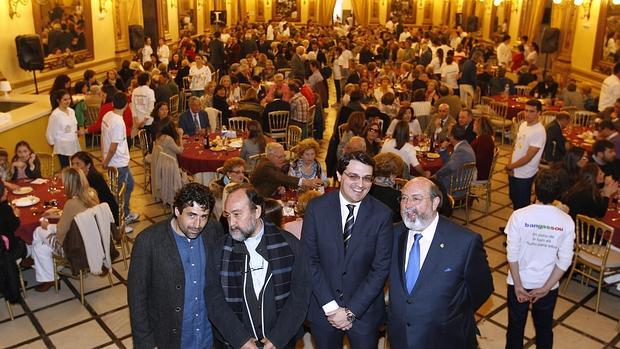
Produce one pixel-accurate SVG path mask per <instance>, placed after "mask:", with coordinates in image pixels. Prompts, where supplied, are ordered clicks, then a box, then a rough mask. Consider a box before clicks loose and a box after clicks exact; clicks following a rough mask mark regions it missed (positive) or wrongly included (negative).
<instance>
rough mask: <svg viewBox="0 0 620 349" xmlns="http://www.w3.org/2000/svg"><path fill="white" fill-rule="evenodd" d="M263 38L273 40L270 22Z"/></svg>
mask: <svg viewBox="0 0 620 349" xmlns="http://www.w3.org/2000/svg"><path fill="white" fill-rule="evenodd" d="M265 39H266V40H267V41H273V39H274V33H273V25H271V24H270V25H268V26H267V34H266V35H265Z"/></svg>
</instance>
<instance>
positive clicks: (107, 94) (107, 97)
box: [81, 86, 133, 148]
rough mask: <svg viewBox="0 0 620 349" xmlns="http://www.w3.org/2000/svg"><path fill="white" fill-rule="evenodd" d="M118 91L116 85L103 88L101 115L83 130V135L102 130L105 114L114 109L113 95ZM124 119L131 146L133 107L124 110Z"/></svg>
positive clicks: (129, 97)
mask: <svg viewBox="0 0 620 349" xmlns="http://www.w3.org/2000/svg"><path fill="white" fill-rule="evenodd" d="M116 92H118V90H116V88H115V87H114V86H104V87H103V88H102V90H101V94H102V95H103V96H102V97H103V98H102V99H103V101H104V102H103V104H102V105H101V107H100V108H99V116H98V117H97V120H96V121H95V122H94V123H93V124H91V125H90V126H88V127H87V128H86V129H85V130H84V131H81V135H82V134H88V133H91V134H92V133H100V132H101V121H102V120H103V116H104V115H105V114H106V113H107V112H109V111H113V110H114V106H113V105H112V96H114V93H116ZM127 98H128V100H130V99H131V95H129V96H128V97H127ZM129 103H131V102H129ZM123 121H125V132H126V134H127V143H128V145H129V147H130V148H131V145H132V144H131V143H132V140H133V139H132V138H131V128H132V126H133V116H132V114H131V108H125V111H124V112H123Z"/></svg>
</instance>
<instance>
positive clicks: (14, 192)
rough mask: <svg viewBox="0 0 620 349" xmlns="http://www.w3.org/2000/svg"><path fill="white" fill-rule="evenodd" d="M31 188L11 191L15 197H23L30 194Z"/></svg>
mask: <svg viewBox="0 0 620 349" xmlns="http://www.w3.org/2000/svg"><path fill="white" fill-rule="evenodd" d="M32 190H33V189H32V187H21V188H19V189H15V190H13V194H15V195H24V194H30V193H32Z"/></svg>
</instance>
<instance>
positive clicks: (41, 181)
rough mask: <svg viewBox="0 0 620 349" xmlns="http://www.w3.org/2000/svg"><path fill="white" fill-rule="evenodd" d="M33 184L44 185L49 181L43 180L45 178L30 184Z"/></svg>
mask: <svg viewBox="0 0 620 349" xmlns="http://www.w3.org/2000/svg"><path fill="white" fill-rule="evenodd" d="M30 183H32V184H43V183H47V179H43V178H37V179H35V180H34V181H32V182H30Z"/></svg>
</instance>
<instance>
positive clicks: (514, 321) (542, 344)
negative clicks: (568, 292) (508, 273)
mask: <svg viewBox="0 0 620 349" xmlns="http://www.w3.org/2000/svg"><path fill="white" fill-rule="evenodd" d="M527 291H530V290H527ZM557 299H558V289H557V288H556V289H555V290H551V291H549V293H548V294H547V295H546V296H544V297H543V298H540V299H539V300H537V301H536V303H533V304H532V318H533V319H534V328H535V329H536V348H537V349H551V348H552V347H553V310H554V309H555V304H556V302H557ZM529 307H530V302H523V303H519V301H518V300H517V295H516V293H515V287H514V286H513V285H508V331H507V332H506V349H521V348H523V335H524V333H525V323H526V322H527V313H528V311H529Z"/></svg>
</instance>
